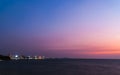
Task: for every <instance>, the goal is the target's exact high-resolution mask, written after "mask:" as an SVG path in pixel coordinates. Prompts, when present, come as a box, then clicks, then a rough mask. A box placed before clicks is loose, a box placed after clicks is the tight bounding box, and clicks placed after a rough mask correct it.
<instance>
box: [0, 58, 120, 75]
mask: <svg viewBox="0 0 120 75" xmlns="http://www.w3.org/2000/svg"><path fill="white" fill-rule="evenodd" d="M0 75H120V60H105V59H104V60H95V59H94V60H93V59H89V60H87V59H86V60H85V59H81V60H78V59H74V60H72V59H71V60H70V59H69V60H68V59H67V60H66V59H59V60H17V61H0Z"/></svg>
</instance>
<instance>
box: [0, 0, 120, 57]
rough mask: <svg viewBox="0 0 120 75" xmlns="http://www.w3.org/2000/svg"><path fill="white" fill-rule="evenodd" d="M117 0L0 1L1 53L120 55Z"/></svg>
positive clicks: (76, 55) (71, 55) (88, 55)
mask: <svg viewBox="0 0 120 75" xmlns="http://www.w3.org/2000/svg"><path fill="white" fill-rule="evenodd" d="M119 20H120V1H119V0H0V54H9V53H12V54H15V53H19V54H25V55H45V56H48V57H77V58H120V47H119V45H120V21H119Z"/></svg>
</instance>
